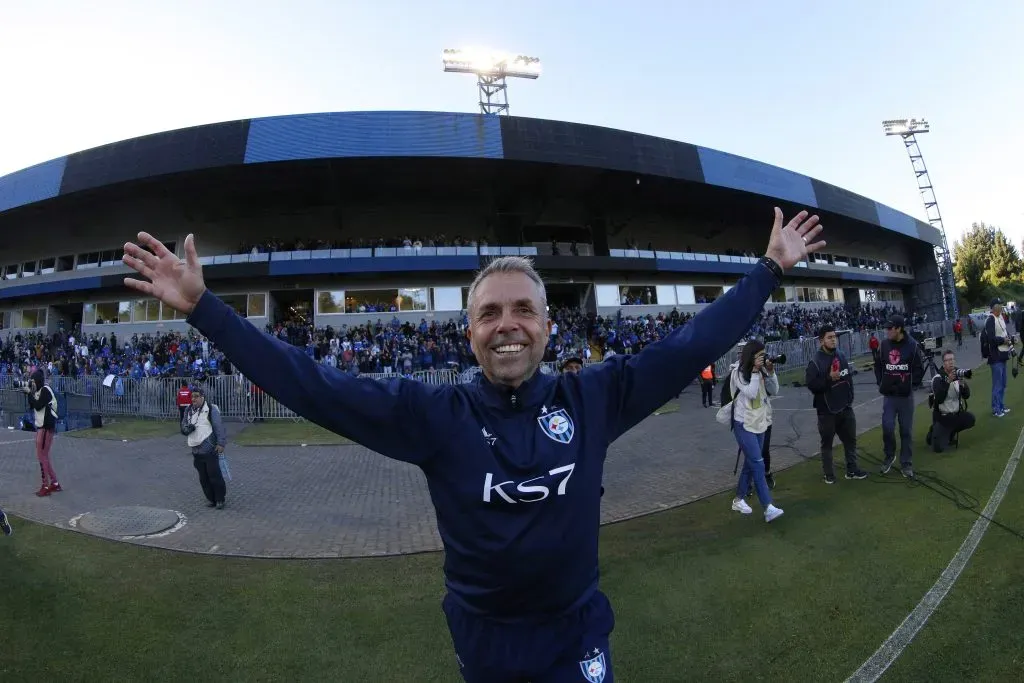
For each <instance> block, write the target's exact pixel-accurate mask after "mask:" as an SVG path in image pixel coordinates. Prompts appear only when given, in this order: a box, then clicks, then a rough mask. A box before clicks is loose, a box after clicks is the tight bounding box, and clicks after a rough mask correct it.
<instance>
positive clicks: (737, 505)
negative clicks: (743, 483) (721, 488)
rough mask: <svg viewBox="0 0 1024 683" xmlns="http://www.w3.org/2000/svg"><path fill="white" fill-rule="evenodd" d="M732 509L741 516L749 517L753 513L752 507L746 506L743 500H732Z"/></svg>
mask: <svg viewBox="0 0 1024 683" xmlns="http://www.w3.org/2000/svg"><path fill="white" fill-rule="evenodd" d="M732 509H733V510H735V511H736V512H738V513H740V514H742V515H749V514H750V513H751V512H753V511H754V509H753V508H752V507H750V506H749V505H747V501H745V500H743V499H742V498H733V499H732Z"/></svg>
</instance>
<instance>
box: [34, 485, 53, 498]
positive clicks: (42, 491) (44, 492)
mask: <svg viewBox="0 0 1024 683" xmlns="http://www.w3.org/2000/svg"><path fill="white" fill-rule="evenodd" d="M51 493H52V491H50V487H49V486H47V485H45V484H44V485H42V486H40V487H39V490H38V491H36V495H37V496H39V497H40V498H43V497H44V496H48V495H50V494H51Z"/></svg>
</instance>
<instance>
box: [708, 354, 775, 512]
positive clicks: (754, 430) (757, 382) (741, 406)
mask: <svg viewBox="0 0 1024 683" xmlns="http://www.w3.org/2000/svg"><path fill="white" fill-rule="evenodd" d="M729 384H730V392H731V393H732V401H730V403H731V405H729V406H722V408H720V409H719V410H722V409H724V408H726V407H728V408H729V409H730V410H731V412H732V415H731V421H732V430H733V435H734V436H735V437H736V443H737V444H738V445H739V447H740V449H741V450H742V451H743V456H744V462H743V471H742V472H740V479H739V482H737V485H736V497H735V498H733V501H732V509H733V510H735V511H736V512H739V513H741V514H744V515H749V514H750V513H751V512H753V510H752V509H751V507H750V505H748V504H747V501H745V500H744V497H745V496H746V495H747V491H748V487H749V485H750V482H751V480H753V483H754V490H755V491H757V498H758V500H759V501H760V502H761V505H762V506H763V507H764V521H766V522H771V521H772V520H774V519H776V518H778V517H780V516H781V515H782V510H781V509H779V508H777V507H775V505H774V502H773V501H772V495H771V493H770V492H769V490H768V481H767V479H766V478H765V467H764V458H763V457H762V455H761V454H762V451H763V449H764V434H765V432H766V431H767V430H768V426H769V425H770V424H771V421H772V416H771V410H772V409H771V404H770V402H769V400H768V397H769V396H771V395H774V394H778V393H779V378H778V376H777V375H776V374H775V366H774V364H773V363H772V362H771V361H770V360H768V359H767V358H766V356H765V352H764V344H762V343H761V342H759V341H757V340H754V341H749V342H747V343H746V344H744V346H743V351H741V352H740V361H739V363H736V364H735V366H734V367H733V369H732V373H731V374H730V378H729ZM726 417H730V416H728V415H727V416H726Z"/></svg>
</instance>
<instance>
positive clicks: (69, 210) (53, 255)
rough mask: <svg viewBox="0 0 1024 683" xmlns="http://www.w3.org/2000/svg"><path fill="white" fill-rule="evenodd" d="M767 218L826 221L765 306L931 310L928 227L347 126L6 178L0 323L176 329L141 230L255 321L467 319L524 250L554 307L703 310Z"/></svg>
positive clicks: (670, 168)
mask: <svg viewBox="0 0 1024 683" xmlns="http://www.w3.org/2000/svg"><path fill="white" fill-rule="evenodd" d="M774 205H779V206H781V207H783V210H784V211H785V212H786V214H787V216H790V215H792V214H794V213H795V212H796V211H798V210H800V209H804V208H807V209H811V210H813V211H815V212H817V213H819V214H820V215H821V216H822V220H823V222H824V223H825V224H826V225H827V227H828V242H829V245H828V247H827V248H826V253H824V254H818V255H815V256H814V257H813V258H812V260H810V261H808V262H806V263H803V264H801V265H800V267H798V268H796V269H794V270H793V271H792V272H791V273H789V274H787V278H786V281H785V286H784V287H783V288H781V289H780V290H779V291H778V292H776V295H775V297H774V300H773V304H776V305H778V304H785V303H787V302H789V303H801V304H804V305H808V306H818V305H830V304H833V305H834V304H835V303H840V302H847V303H858V302H866V301H879V302H886V303H891V304H895V305H897V306H905V307H907V308H908V309H913V310H914V311H916V312H918V313H923V314H925V315H927V316H928V318H929V319H932V320H935V319H940V318H941V317H942V296H941V288H940V286H939V280H938V269H937V267H936V264H935V260H934V256H933V247H934V245H936V244H938V243H939V242H940V235H939V233H938V231H937V230H936V229H935V228H933V227H931V226H930V225H928V224H927V223H924V222H922V221H919V220H916V219H914V218H912V217H911V216H908V215H906V214H903V213H900V212H898V211H896V210H894V209H892V208H889V207H887V206H885V205H882V204H880V203H878V202H876V201H873V200H870V199H867V198H865V197H862V196H860V195H857V194H855V193H852V192H849V191H847V190H843V189H841V188H838V187H835V186H833V185H830V184H828V183H824V182H821V181H819V180H816V179H813V178H809V177H806V176H803V175H800V174H798V173H794V172H792V171H787V170H783V169H780V168H777V167H774V166H770V165H767V164H764V163H760V162H757V161H753V160H750V159H745V158H742V157H738V156H734V155H731V154H727V153H724V152H720V151H716V150H713V149H708V148H705V147H698V146H696V145H692V144H687V143H682V142H675V141H671V140H666V139H661V138H655V137H650V136H645V135H640V134H638V133H630V132H626V131H620V130H611V129H607V128H600V127H595V126H589V125H581V124H575V123H566V122H559V121H548V120H539V119H529V118H519V117H506V116H503V117H496V116H483V115H479V114H461V113H431V112H356V113H323V114H306V115H296V116H283V117H272V118H260V119H250V120H243V121H232V122H227V123H217V124H212V125H204V126H198V127H194V128H188V129H183V130H176V131H170V132H165V133H159V134H155V135H149V136H146V137H141V138H136V139H131V140H126V141H123V142H118V143H114V144H110V145H105V146H102V147H98V148H95V149H91V150H86V151H83V152H78V153H75V154H70V155H68V156H66V157H61V158H59V159H54V160H52V161H48V162H45V163H42V164H39V165H36V166H33V167H31V168H27V169H24V170H22V171H18V172H15V173H13V174H11V175H8V176H5V177H3V178H0V255H2V256H0V325H2V329H3V330H4V332H8V331H46V332H53V331H55V330H57V329H58V328H59V327H61V326H71V325H73V324H75V323H81V324H82V331H83V332H84V333H86V334H89V333H100V332H102V333H106V332H115V333H116V334H117V335H118V336H119V337H121V338H124V335H131V334H134V333H144V332H160V331H168V330H172V329H184V328H186V327H187V325H186V323H185V322H184V320H182V319H181V316H180V315H178V314H177V313H175V312H174V311H171V310H169V309H164V308H162V307H161V305H160V304H159V302H157V301H152V300H146V299H144V298H140V297H139V296H138V294H137V293H134V292H132V291H131V290H128V289H126V288H125V287H124V286H123V284H122V279H123V277H124V276H125V275H126V274H127V273H128V269H127V268H125V267H124V266H122V265H121V263H120V258H121V254H122V251H121V245H123V244H124V242H125V241H126V240H129V239H133V238H134V235H135V234H136V233H137V232H138V231H139V230H141V229H145V230H147V231H149V232H151V233H152V234H154V235H156V236H157V237H158V238H160V239H161V240H162V241H164V242H165V244H166V245H167V246H168V247H169V248H170V249H172V250H173V251H175V252H176V253H177V254H178V255H183V241H184V238H185V236H186V235H187V234H189V233H194V234H195V236H196V240H197V245H198V248H199V251H200V253H201V254H202V255H203V262H204V272H205V275H206V278H207V282H208V284H209V286H210V287H211V289H212V290H213V291H214V292H215V293H217V294H219V295H221V296H223V297H224V298H225V300H227V301H229V302H230V303H231V304H232V305H233V306H235V308H236V309H237V310H239V311H240V312H242V313H244V314H246V315H247V316H248V317H249V318H250V319H251V320H252V322H254V323H255V324H257V325H258V326H262V325H265V324H267V323H272V322H275V321H277V320H280V319H282V318H284V317H286V316H289V315H292V314H298V315H300V316H301V315H306V316H308V317H310V318H312V319H313V320H314V321H315V324H316V325H317V326H326V325H331V326H333V327H335V328H341V327H343V326H346V325H357V324H362V323H365V322H367V321H376V320H384V321H387V320H390V319H391V318H392V317H398V318H400V319H405V320H412V321H414V322H419V321H420V320H423V319H426V320H436V321H439V322H440V321H444V320H448V319H450V318H456V317H459V316H460V314H461V311H462V309H463V308H464V306H465V299H466V290H467V287H468V285H469V282H470V280H471V278H472V275H473V272H474V271H475V270H476V269H478V268H479V267H480V266H481V265H482V264H483V263H485V262H486V261H487V259H489V258H492V257H494V256H496V255H505V254H524V255H529V256H531V257H533V258H534V260H535V263H536V265H537V266H538V268H539V269H540V270H541V271H542V273H543V274H544V276H545V278H546V279H547V281H548V282H549V303H551V304H552V305H555V306H581V307H583V308H584V309H587V310H590V311H595V312H598V313H600V314H609V313H614V312H616V311H619V310H621V311H622V312H623V313H624V314H627V315H628V314H646V313H650V312H655V311H657V312H660V311H668V310H671V309H673V308H676V309H679V310H680V311H692V310H698V309H699V308H701V307H702V306H704V305H706V302H709V301H712V300H713V299H714V298H715V297H717V296H719V295H721V294H722V293H723V292H724V291H726V290H727V289H728V288H729V287H730V286H731V285H732V283H734V282H735V281H736V280H737V279H738V278H739V277H740V275H741V274H742V273H744V272H746V271H747V270H748V269H749V268H750V264H751V263H753V262H754V261H755V260H756V259H755V258H754V256H756V255H759V254H760V253H761V251H762V250H763V249H764V246H765V244H766V243H767V237H768V235H767V229H768V227H769V225H770V220H771V210H772V206H774ZM267 245H272V246H271V249H272V250H270V251H268V249H267V248H265V247H267ZM432 245H433V246H432ZM437 245H444V246H437ZM744 254H747V255H744Z"/></svg>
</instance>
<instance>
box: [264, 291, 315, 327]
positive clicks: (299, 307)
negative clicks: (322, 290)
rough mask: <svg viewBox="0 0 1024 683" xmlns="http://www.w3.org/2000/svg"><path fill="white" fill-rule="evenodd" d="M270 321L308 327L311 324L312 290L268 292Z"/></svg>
mask: <svg viewBox="0 0 1024 683" xmlns="http://www.w3.org/2000/svg"><path fill="white" fill-rule="evenodd" d="M270 321H271V323H273V324H277V323H283V324H286V323H295V324H297V325H308V324H311V323H312V322H313V290H312V289H279V290H274V291H271V292H270Z"/></svg>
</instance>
